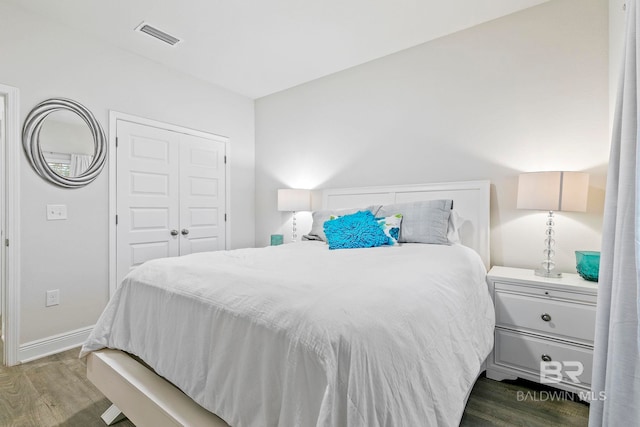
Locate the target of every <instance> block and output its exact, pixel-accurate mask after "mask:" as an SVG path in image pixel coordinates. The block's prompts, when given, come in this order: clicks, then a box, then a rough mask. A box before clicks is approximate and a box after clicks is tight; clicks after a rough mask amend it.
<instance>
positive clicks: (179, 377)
mask: <svg viewBox="0 0 640 427" xmlns="http://www.w3.org/2000/svg"><path fill="white" fill-rule="evenodd" d="M444 198H447V199H451V200H453V203H454V206H455V209H456V212H458V213H459V215H460V217H461V218H463V219H464V222H463V223H462V224H461V226H460V227H459V234H460V240H461V243H455V244H446V245H432V244H417V243H405V244H402V245H398V246H393V247H376V248H364V249H349V250H336V251H330V250H328V249H327V245H326V244H325V243H324V242H314V241H310V242H302V243H299V244H289V245H282V246H278V247H268V248H260V249H241V250H234V251H228V252H211V253H201V254H194V255H189V256H185V257H180V258H172V259H164V260H153V261H149V262H147V263H145V264H144V265H142V266H140V267H138V268H137V269H136V270H134V271H133V272H132V273H131V274H130V275H128V276H127V278H126V279H125V281H124V282H123V284H122V285H121V286H120V287H119V289H118V290H117V292H116V294H115V295H114V297H113V298H112V299H111V301H110V302H109V304H108V306H107V307H106V309H105V311H104V313H103V314H102V316H101V318H100V320H99V321H98V323H97V325H96V327H95V328H94V330H93V332H92V334H91V336H90V337H89V339H88V340H87V342H86V343H85V345H84V346H83V349H82V353H83V354H88V362H87V366H88V377H89V379H90V380H91V381H93V382H94V383H95V384H96V385H97V386H98V388H99V389H100V390H101V391H102V392H103V393H104V394H105V395H106V396H107V398H109V399H110V400H111V401H112V402H113V403H114V405H115V408H110V410H109V411H108V414H105V416H104V417H103V418H104V419H105V420H106V421H109V420H112V419H114V418H115V416H116V415H117V414H118V412H119V411H120V410H122V412H124V413H125V414H127V416H128V417H129V418H130V419H131V420H132V421H133V422H134V423H135V424H136V425H138V426H144V425H214V426H225V425H227V424H226V423H228V424H229V425H233V426H240V427H244V426H270V425H274V426H276V425H278V426H289V425H292V426H307V425H308V426H313V425H318V426H344V425H349V426H375V425H380V426H395V425H397V426H404V425H408V426H409V425H445V426H446V425H457V424H458V423H459V421H460V418H461V416H462V412H463V410H464V406H465V403H466V399H467V397H468V394H469V392H470V390H471V388H472V387H473V383H474V382H475V380H476V378H477V376H478V375H479V374H480V373H481V371H482V370H483V369H484V368H483V364H484V361H485V359H486V357H487V356H488V354H489V353H490V351H491V349H492V347H493V324H494V318H493V308H492V305H491V301H490V297H489V294H488V290H487V288H486V284H485V275H486V266H487V265H488V262H489V259H488V218H489V217H488V215H489V209H488V204H489V183H488V182H486V181H473V182H461V183H446V184H430V185H419V186H395V187H377V188H359V189H340V190H325V191H324V192H323V195H322V200H323V207H324V208H329V209H338V208H349V207H350V208H353V207H359V206H365V205H392V204H394V203H402V202H414V201H422V200H436V199H444ZM214 413H215V414H217V416H216V415H214ZM218 416H219V417H220V418H218ZM223 420H224V421H223Z"/></svg>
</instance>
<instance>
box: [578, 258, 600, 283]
mask: <svg viewBox="0 0 640 427" xmlns="http://www.w3.org/2000/svg"><path fill="white" fill-rule="evenodd" d="M576 270H577V271H578V274H579V275H580V277H582V278H583V279H585V280H589V281H591V282H597V281H598V273H599V271H600V252H595V251H576Z"/></svg>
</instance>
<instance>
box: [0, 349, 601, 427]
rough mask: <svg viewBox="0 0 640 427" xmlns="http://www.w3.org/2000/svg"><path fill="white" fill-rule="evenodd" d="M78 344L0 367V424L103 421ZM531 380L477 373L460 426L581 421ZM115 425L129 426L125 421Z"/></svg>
mask: <svg viewBox="0 0 640 427" xmlns="http://www.w3.org/2000/svg"><path fill="white" fill-rule="evenodd" d="M78 352H79V349H73V350H69V351H66V352H64V353H61V354H57V355H54V356H49V357H46V358H44V359H40V360H36V361H34V362H30V363H25V364H24V365H20V366H14V367H11V368H7V367H0V426H3V427H5V426H6V427H9V426H16V427H18V426H19V427H30V426H33V427H48V426H70V427H75V426H78V427H92V426H103V425H104V423H103V422H102V420H101V419H100V415H101V414H102V412H104V411H105V410H106V409H107V408H108V407H109V405H110V403H109V401H108V400H107V399H105V398H104V396H102V394H100V392H99V391H98V390H97V389H96V388H95V387H94V386H93V385H92V384H91V383H90V382H89V380H87V377H86V363H85V360H84V359H78ZM531 387H533V385H528V384H508V383H504V382H496V381H492V380H488V379H486V378H480V379H479V380H478V381H477V383H476V385H475V386H474V388H473V391H472V393H471V397H470V398H469V402H468V404H467V408H466V410H465V414H464V417H463V419H462V423H461V425H462V426H518V425H521V426H544V427H550V426H586V425H587V420H588V411H589V409H588V406H587V405H585V404H583V403H579V402H572V401H549V400H547V401H531V400H529V401H525V402H520V401H518V394H517V393H518V391H524V392H527V391H531V390H533V389H532V388H531ZM116 425H117V426H118V427H125V426H133V424H132V423H131V422H129V421H128V420H124V421H121V422H119V423H117V424H116Z"/></svg>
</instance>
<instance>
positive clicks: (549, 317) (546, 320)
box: [540, 313, 551, 322]
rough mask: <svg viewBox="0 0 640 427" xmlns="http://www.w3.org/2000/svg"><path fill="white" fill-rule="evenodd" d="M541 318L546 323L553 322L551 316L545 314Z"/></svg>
mask: <svg viewBox="0 0 640 427" xmlns="http://www.w3.org/2000/svg"><path fill="white" fill-rule="evenodd" d="M540 318H541V319H542V320H544V321H545V322H549V321H551V316H550V315H549V314H548V313H543V314H542V316H540Z"/></svg>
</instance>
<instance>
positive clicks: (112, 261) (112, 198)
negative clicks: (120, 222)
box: [108, 110, 231, 298]
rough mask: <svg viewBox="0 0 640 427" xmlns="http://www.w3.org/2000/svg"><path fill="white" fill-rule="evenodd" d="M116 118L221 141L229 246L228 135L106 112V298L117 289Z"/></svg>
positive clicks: (227, 245) (225, 244)
mask: <svg viewBox="0 0 640 427" xmlns="http://www.w3.org/2000/svg"><path fill="white" fill-rule="evenodd" d="M118 120H122V121H126V122H131V123H137V124H140V125H145V126H151V127H156V128H159V129H164V130H169V131H172V132H178V133H183V134H187V135H193V136H198V137H202V138H206V139H215V140H216V141H220V142H223V143H224V146H225V154H226V156H227V161H226V165H225V206H226V211H227V212H226V214H227V216H226V217H227V220H226V221H225V242H224V247H225V249H229V248H230V247H231V235H230V230H231V215H229V211H230V210H231V167H230V165H231V152H230V145H231V144H229V138H228V137H226V136H221V135H216V134H214V133H210V132H203V131H199V130H195V129H190V128H186V127H183V126H178V125H173V124H170V123H165V122H160V121H157V120H153V119H147V118H144V117H138V116H134V115H131V114H127V113H121V112H118V111H113V110H110V111H109V147H111V149H110V150H109V162H108V163H109V298H111V297H112V296H113V294H114V293H115V292H116V289H117V288H118V283H117V240H116V239H117V229H116V214H117V185H116V158H117V153H116V150H115V147H116V136H117V127H118Z"/></svg>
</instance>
